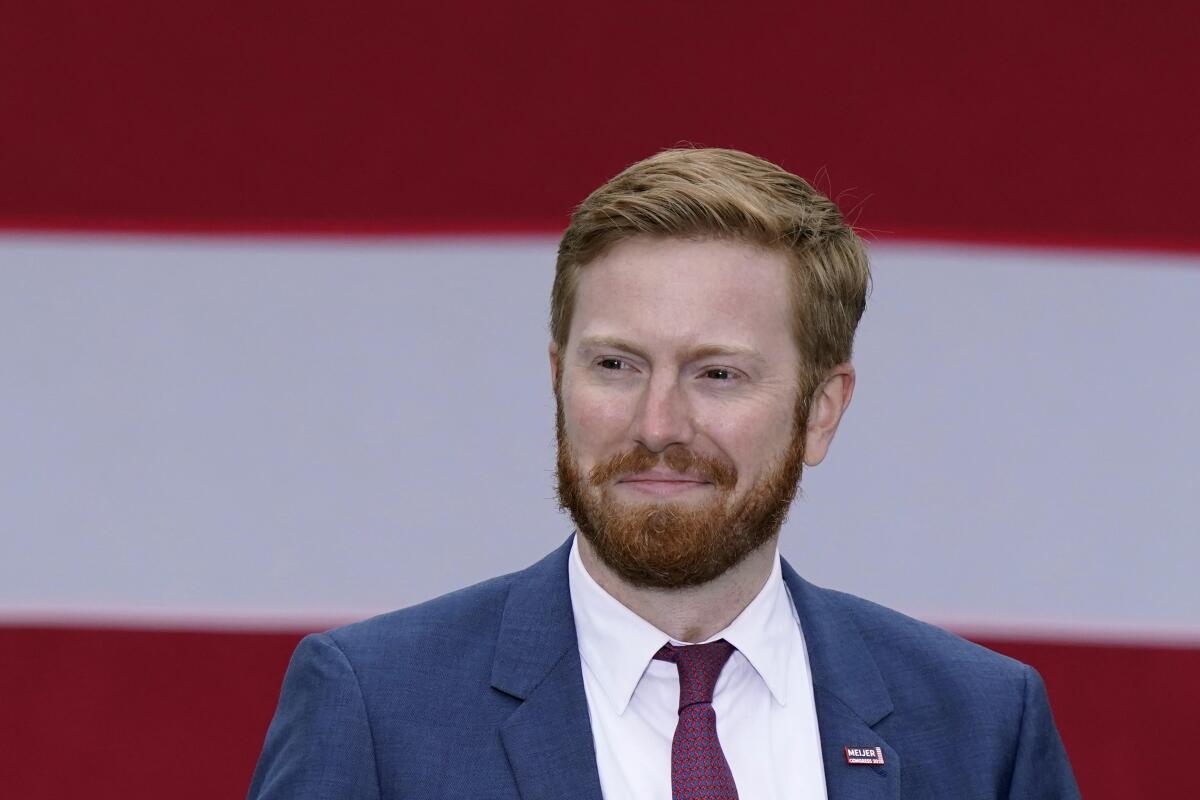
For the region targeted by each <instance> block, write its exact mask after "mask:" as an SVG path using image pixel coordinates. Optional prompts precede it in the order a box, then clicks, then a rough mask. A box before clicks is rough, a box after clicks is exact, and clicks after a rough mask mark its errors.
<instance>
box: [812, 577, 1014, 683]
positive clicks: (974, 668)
mask: <svg viewBox="0 0 1200 800" xmlns="http://www.w3.org/2000/svg"><path fill="white" fill-rule="evenodd" d="M817 591H818V592H820V593H822V594H823V595H824V596H825V598H826V602H827V603H828V604H829V605H830V606H832V607H835V608H837V609H839V611H840V612H841V613H842V614H843V615H844V616H845V617H846V618H847V619H849V620H850V621H852V622H853V623H854V626H855V628H857V630H858V632H859V633H860V634H861V635H862V638H863V641H864V642H866V644H867V646H868V647H869V648H870V650H871V653H872V655H873V656H874V658H875V660H876V663H877V664H878V665H879V668H880V671H881V672H882V673H883V674H884V675H897V674H899V675H904V676H906V677H912V676H917V675H925V676H928V677H929V678H930V679H934V680H937V681H938V682H940V683H941V684H942V685H943V686H945V685H946V684H947V683H949V684H954V683H960V684H964V685H970V686H983V685H991V686H993V687H995V688H1000V687H1006V688H1009V689H1010V690H1012V691H1015V692H1017V693H1019V692H1020V691H1021V690H1022V687H1023V685H1024V682H1025V681H1026V679H1027V677H1028V675H1029V673H1030V671H1031V668H1030V667H1028V666H1026V665H1025V664H1022V663H1021V662H1019V661H1017V660H1016V659H1013V658H1009V657H1008V656H1005V655H1002V654H1000V653H997V652H995V651H994V650H989V649H987V648H986V647H983V646H982V645H978V644H975V643H974V642H970V641H967V640H966V639H964V638H962V637H961V636H958V635H957V634H954V633H951V632H950V631H947V630H945V629H943V628H939V627H937V626H936V625H931V624H930V623H928V622H922V621H921V620H918V619H915V618H914V617H910V616H908V615H906V614H903V613H901V612H899V611H896V610H894V609H890V608H887V607H885V606H881V605H879V604H878V603H874V602H871V601H870V600H864V599H863V598H861V597H856V596H854V595H852V594H847V593H845V592H839V591H835V590H832V589H820V588H818V589H817Z"/></svg>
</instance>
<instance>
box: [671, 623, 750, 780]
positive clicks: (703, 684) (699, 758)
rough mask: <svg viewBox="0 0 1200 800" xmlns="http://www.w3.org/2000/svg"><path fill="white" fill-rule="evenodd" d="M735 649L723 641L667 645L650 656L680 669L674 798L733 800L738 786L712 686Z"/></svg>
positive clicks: (673, 748) (673, 751) (673, 746)
mask: <svg viewBox="0 0 1200 800" xmlns="http://www.w3.org/2000/svg"><path fill="white" fill-rule="evenodd" d="M733 650H734V647H733V645H731V644H730V643H729V642H727V641H725V640H724V639H718V640H717V641H715V642H709V643H708V644H690V645H684V646H683V647H675V646H674V645H672V644H671V643H670V642H668V643H667V644H665V645H663V646H662V649H660V650H659V651H658V652H657V653H655V654H654V657H655V658H657V659H659V660H661V661H674V662H675V666H676V667H678V669H679V722H678V724H677V725H676V726H675V737H674V738H673V739H672V740H671V797H672V799H673V800H700V798H704V800H737V796H738V793H737V786H735V785H734V783H733V773H732V772H730V770H729V762H728V761H726V760H725V753H723V752H721V742H720V741H719V740H718V739H717V712H716V711H714V710H713V707H712V699H713V687H714V686H716V685H717V676H718V675H720V674H721V668H722V667H724V666H725V662H726V661H728V660H729V657H730V656H731V655H733Z"/></svg>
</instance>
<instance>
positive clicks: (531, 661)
mask: <svg viewBox="0 0 1200 800" xmlns="http://www.w3.org/2000/svg"><path fill="white" fill-rule="evenodd" d="M570 552H571V539H569V538H568V539H567V541H566V542H565V543H564V544H563V545H562V546H561V547H559V548H557V549H556V550H554V552H552V553H550V555H548V556H546V557H545V558H543V559H542V560H541V561H539V562H537V563H536V564H534V565H533V566H532V567H529V568H528V569H526V570H524V571H522V572H519V573H517V574H515V575H514V576H513V580H512V585H511V586H510V587H509V590H508V598H507V600H506V601H505V605H504V614H503V616H502V617H501V619H500V632H499V635H498V636H497V640H496V656H495V659H494V660H493V661H492V686H493V687H494V688H496V689H499V690H500V691H502V692H504V693H506V694H510V695H512V696H513V697H516V698H517V699H519V700H524V699H526V698H527V697H528V696H529V695H530V693H531V692H533V690H534V689H535V688H537V686H538V684H539V683H541V681H542V679H543V678H545V677H546V675H548V674H549V673H550V671H551V669H553V668H554V666H555V665H556V664H557V663H558V662H559V661H560V660H561V659H562V657H563V656H564V655H565V654H566V653H567V652H568V651H574V652H575V654H576V659H578V648H577V646H576V643H575V618H574V616H573V615H572V613H571V592H570V589H569V587H568V583H567V556H568V555H569V554H570Z"/></svg>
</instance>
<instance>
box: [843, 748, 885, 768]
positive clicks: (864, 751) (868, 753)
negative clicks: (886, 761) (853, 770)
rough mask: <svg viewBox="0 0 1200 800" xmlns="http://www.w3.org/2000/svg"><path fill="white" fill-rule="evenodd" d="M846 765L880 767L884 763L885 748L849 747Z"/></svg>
mask: <svg viewBox="0 0 1200 800" xmlns="http://www.w3.org/2000/svg"><path fill="white" fill-rule="evenodd" d="M844 749H845V751H846V763H847V764H873V765H875V766H878V765H880V764H882V763H883V748H882V747H850V746H849V745H847V746H846V747H845V748H844Z"/></svg>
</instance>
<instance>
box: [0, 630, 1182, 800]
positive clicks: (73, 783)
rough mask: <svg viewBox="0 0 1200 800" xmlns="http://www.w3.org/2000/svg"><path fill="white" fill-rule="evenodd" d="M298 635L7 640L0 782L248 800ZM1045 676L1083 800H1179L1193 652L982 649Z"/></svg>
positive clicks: (20, 792) (67, 793)
mask: <svg viewBox="0 0 1200 800" xmlns="http://www.w3.org/2000/svg"><path fill="white" fill-rule="evenodd" d="M299 638H300V634H298V633H221V632H186V633H184V632H168V631H121V630H97V629H79V628H19V627H0V719H3V721H4V724H3V725H0V775H2V776H3V785H4V791H3V795H4V796H5V797H20V798H22V800H61V798H64V797H88V798H92V800H110V799H111V800H143V798H144V800H158V799H159V798H162V797H164V796H169V797H171V798H173V800H193V798H194V799H195V800H212V798H218V797H220V798H225V797H229V798H232V797H241V796H243V795H244V794H245V791H246V788H247V787H248V786H249V783H250V774H251V772H252V771H253V768H254V764H255V761H256V759H257V758H258V752H259V749H260V748H261V747H262V740H263V736H264V734H265V733H266V728H267V723H268V722H269V720H270V717H271V714H272V712H273V710H274V706H275V702H276V700H277V698H278V696H279V686H280V681H281V680H282V678H283V673H284V670H285V669H286V666H287V660H288V656H289V655H290V653H291V651H292V649H293V648H294V647H295V645H296V642H297V641H298V640H299ZM982 643H983V644H986V645H987V646H989V647H992V648H993V649H996V650H999V651H1000V652H1002V653H1006V654H1008V655H1011V656H1013V657H1014V658H1018V659H1020V660H1022V661H1025V662H1027V663H1029V664H1032V665H1033V666H1034V667H1036V668H1037V669H1038V671H1039V672H1041V674H1042V677H1043V678H1044V679H1045V681H1046V685H1047V687H1048V689H1049V692H1050V702H1051V705H1052V707H1053V709H1054V715H1055V718H1056V719H1057V721H1058V726H1059V730H1060V731H1061V732H1062V736H1063V740H1064V742H1065V743H1066V746H1067V753H1068V754H1069V755H1070V757H1071V763H1072V764H1073V765H1074V768H1075V773H1076V776H1077V778H1078V779H1079V785H1080V788H1081V790H1082V792H1083V796H1084V797H1087V798H1088V799H1089V800H1128V798H1132V797H1184V796H1188V793H1189V792H1190V791H1191V783H1192V780H1191V777H1190V775H1189V774H1188V773H1187V771H1186V770H1185V769H1180V768H1178V765H1177V764H1174V763H1173V762H1172V763H1166V762H1164V761H1163V759H1162V755H1161V752H1160V748H1159V744H1160V743H1162V742H1169V743H1177V742H1187V741H1190V738H1189V737H1190V735H1191V731H1190V728H1191V724H1192V719H1193V718H1194V717H1195V716H1196V714H1197V713H1198V712H1200V647H1192V648H1183V647H1150V646H1117V645H1096V644H1066V643H1060V642H1033V641H1025V642H1022V641H1012V640H1007V641H997V640H986V641H983V642H982Z"/></svg>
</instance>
